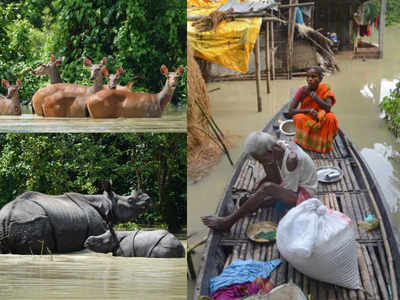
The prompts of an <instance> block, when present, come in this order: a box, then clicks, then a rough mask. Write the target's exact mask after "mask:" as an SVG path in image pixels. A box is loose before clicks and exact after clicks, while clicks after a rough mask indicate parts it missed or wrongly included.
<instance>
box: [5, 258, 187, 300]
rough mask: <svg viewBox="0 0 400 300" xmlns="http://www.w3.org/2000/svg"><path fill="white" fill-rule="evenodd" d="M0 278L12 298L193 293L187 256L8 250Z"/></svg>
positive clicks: (121, 298) (169, 298)
mask: <svg viewBox="0 0 400 300" xmlns="http://www.w3.org/2000/svg"><path fill="white" fill-rule="evenodd" d="M0 278H1V282H0V299H7V300H23V299H27V300H28V299H29V300H39V299H40V300H47V299H48V300H56V299H63V300H73V299H77V300H86V299H96V300H109V299H113V300H132V299H143V300H156V299H157V300H158V299H166V300H178V299H179V300H182V299H186V293H187V288H186V259H184V258H168V259H167V258H162V259H158V258H138V257H135V258H130V257H129V258H127V257H113V256H112V255H108V254H98V253H90V252H89V251H81V252H77V253H73V254H68V255H36V256H33V255H11V254H5V255H1V257H0Z"/></svg>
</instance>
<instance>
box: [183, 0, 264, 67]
mask: <svg viewBox="0 0 400 300" xmlns="http://www.w3.org/2000/svg"><path fill="white" fill-rule="evenodd" d="M228 1H229V0H221V1H217V2H214V1H210V0H187V7H188V11H187V15H188V16H207V15H209V14H210V13H211V12H213V11H215V10H216V9H218V8H219V7H220V6H222V5H223V4H225V3H226V2H228ZM237 1H238V2H240V0H237ZM261 21H262V20H261V18H249V19H236V20H235V21H230V22H226V21H223V22H222V23H221V24H219V25H218V27H217V28H216V31H214V30H211V31H207V32H199V31H198V30H197V29H196V28H195V27H193V26H192V22H187V38H188V40H189V42H190V45H191V46H192V47H193V49H194V50H195V56H197V57H200V58H202V59H205V60H207V61H211V62H213V63H216V64H219V65H222V66H224V67H227V68H229V69H232V70H236V71H239V72H242V73H247V72H248V66H249V59H250V53H251V51H252V50H253V47H254V44H255V42H256V39H257V37H258V34H259V32H260V27H261Z"/></svg>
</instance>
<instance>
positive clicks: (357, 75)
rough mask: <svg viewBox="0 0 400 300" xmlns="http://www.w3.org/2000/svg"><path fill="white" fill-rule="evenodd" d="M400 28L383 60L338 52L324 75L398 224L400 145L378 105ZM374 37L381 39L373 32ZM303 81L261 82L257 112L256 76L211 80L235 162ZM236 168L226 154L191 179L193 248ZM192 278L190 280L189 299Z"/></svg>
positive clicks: (399, 68) (397, 58) (394, 65)
mask: <svg viewBox="0 0 400 300" xmlns="http://www.w3.org/2000/svg"><path fill="white" fill-rule="evenodd" d="M399 35H400V27H389V28H386V30H385V41H384V58H383V59H380V60H366V61H362V60H353V59H351V55H352V53H350V52H342V53H340V54H338V56H337V61H338V64H339V66H340V69H341V71H340V72H337V73H335V74H333V75H331V76H326V77H325V78H324V80H323V81H324V82H326V83H328V84H329V85H330V86H331V87H332V89H333V91H334V92H335V94H336V98H337V103H336V105H335V106H334V107H333V112H334V113H335V114H336V116H337V118H338V120H339V126H340V128H341V129H342V130H343V131H344V132H345V133H346V134H347V135H348V136H349V137H350V139H351V140H352V141H353V143H354V144H355V145H356V146H357V148H358V149H359V151H360V152H361V154H362V155H363V156H364V158H365V159H366V160H367V163H368V164H369V166H370V168H371V169H372V170H373V172H374V174H375V177H376V179H377V181H378V183H379V185H380V186H381V189H382V190H383V192H384V194H385V197H386V201H387V204H388V207H389V209H390V212H391V214H392V217H393V219H394V221H395V223H396V224H397V228H398V229H400V210H399V204H400V164H399V161H400V156H399V151H400V144H399V143H398V142H397V141H396V139H395V137H394V136H393V134H392V133H391V132H389V131H388V129H387V126H386V124H385V121H384V120H382V119H381V112H380V110H379V107H378V104H379V102H380V101H381V100H382V99H383V97H384V96H387V95H389V93H390V89H393V88H394V86H395V84H396V82H398V81H399V80H400V52H399V51H398V49H399V46H400V41H399V39H398V36H399ZM372 40H373V41H374V40H377V38H376V36H372ZM302 85H305V78H298V79H293V80H276V81H272V85H271V94H268V95H267V94H266V87H265V82H262V84H261V87H262V102H263V112H262V113H257V103H256V99H257V97H256V90H255V88H256V84H255V81H241V82H239V81H236V82H216V83H211V84H208V85H207V89H208V90H213V89H216V88H219V90H217V91H215V92H212V93H211V94H210V97H211V109H212V113H213V116H214V118H215V120H216V122H217V124H218V125H219V127H220V128H222V129H223V130H225V131H226V132H229V133H231V134H235V135H240V136H241V139H240V140H239V141H238V143H237V145H236V146H235V147H234V148H233V149H232V150H231V156H232V158H233V160H234V162H236V161H237V160H238V159H239V157H240V155H241V154H242V152H243V150H244V146H243V142H244V139H245V138H246V136H247V135H248V134H249V133H250V132H251V131H253V130H257V129H261V128H263V127H264V126H265V124H266V123H267V122H268V120H269V119H270V118H271V117H272V116H274V115H275V113H276V112H278V111H279V110H280V109H281V108H282V106H283V105H284V104H285V103H287V101H288V100H289V93H290V89H292V88H296V87H300V86H302ZM232 171H233V168H232V166H231V165H230V164H229V162H228V161H227V159H226V158H224V157H223V158H222V159H221V161H220V162H219V164H218V165H217V166H215V167H214V168H213V170H212V171H211V173H210V174H208V175H207V176H206V177H204V178H202V179H200V180H196V181H195V182H194V181H193V182H192V183H189V184H188V210H187V211H188V223H189V224H188V236H191V239H189V247H192V246H193V245H195V244H196V243H198V241H200V240H201V239H202V237H203V236H205V235H207V233H208V230H207V229H206V228H205V226H204V225H203V224H202V223H201V222H200V216H204V215H210V214H214V213H215V210H216V207H217V204H218V202H219V201H220V199H221V198H222V196H223V191H224V188H225V185H226V184H227V182H228V180H229V179H230V177H231V175H232ZM201 254H202V249H201V248H197V249H196V250H195V255H194V256H193V259H194V264H195V269H196V271H198V268H199V264H200V258H201ZM193 287H194V282H193V281H191V282H189V287H188V291H189V298H188V299H191V296H190V295H191V294H192V290H193Z"/></svg>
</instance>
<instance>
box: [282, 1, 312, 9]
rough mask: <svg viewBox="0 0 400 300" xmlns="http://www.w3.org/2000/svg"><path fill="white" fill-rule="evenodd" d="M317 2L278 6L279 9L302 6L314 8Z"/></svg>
mask: <svg viewBox="0 0 400 300" xmlns="http://www.w3.org/2000/svg"><path fill="white" fill-rule="evenodd" d="M314 4H315V2H304V3H296V4H283V5H278V8H288V7H297V6H298V7H301V6H314Z"/></svg>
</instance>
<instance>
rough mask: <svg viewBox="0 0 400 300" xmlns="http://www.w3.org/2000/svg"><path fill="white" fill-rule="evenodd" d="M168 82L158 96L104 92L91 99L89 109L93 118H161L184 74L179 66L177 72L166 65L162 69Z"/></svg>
mask: <svg viewBox="0 0 400 300" xmlns="http://www.w3.org/2000/svg"><path fill="white" fill-rule="evenodd" d="M160 71H161V74H163V75H164V76H165V77H166V78H167V80H166V82H165V85H164V87H163V89H162V90H161V91H160V92H159V93H157V94H150V93H138V92H130V91H124V90H118V89H117V90H103V91H100V92H98V93H96V94H94V95H92V96H91V97H90V99H89V100H88V101H87V108H88V111H89V114H90V116H91V117H92V118H118V117H128V118H129V117H130V118H140V117H153V118H154V117H161V115H162V113H163V111H164V110H165V108H166V107H167V105H168V104H169V102H170V101H171V99H172V95H173V94H174V91H175V88H176V83H177V79H178V78H179V76H181V75H182V73H183V67H182V66H179V67H178V69H177V70H176V72H168V69H167V67H166V66H165V65H162V66H161V68H160Z"/></svg>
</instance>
